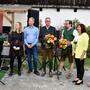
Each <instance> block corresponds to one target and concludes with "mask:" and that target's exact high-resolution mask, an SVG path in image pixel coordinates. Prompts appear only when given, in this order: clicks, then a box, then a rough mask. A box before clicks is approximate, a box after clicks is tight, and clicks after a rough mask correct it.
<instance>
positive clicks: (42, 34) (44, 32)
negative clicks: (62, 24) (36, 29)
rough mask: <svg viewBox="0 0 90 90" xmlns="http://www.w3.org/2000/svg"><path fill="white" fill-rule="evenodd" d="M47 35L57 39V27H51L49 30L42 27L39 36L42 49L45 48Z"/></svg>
mask: <svg viewBox="0 0 90 90" xmlns="http://www.w3.org/2000/svg"><path fill="white" fill-rule="evenodd" d="M47 34H52V35H54V36H55V37H57V32H56V29H55V27H53V26H50V27H49V29H47V28H46V26H44V27H42V28H41V30H40V34H39V41H40V42H41V47H42V48H44V47H45V43H44V42H45V35H47Z"/></svg>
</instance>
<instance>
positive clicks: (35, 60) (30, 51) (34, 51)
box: [26, 45, 38, 71]
mask: <svg viewBox="0 0 90 90" xmlns="http://www.w3.org/2000/svg"><path fill="white" fill-rule="evenodd" d="M26 54H27V62H28V67H29V70H30V71H32V70H33V67H32V57H33V66H34V71H37V64H38V47H37V46H36V45H35V46H33V47H32V48H28V47H27V46H26Z"/></svg>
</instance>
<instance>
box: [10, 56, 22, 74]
mask: <svg viewBox="0 0 90 90" xmlns="http://www.w3.org/2000/svg"><path fill="white" fill-rule="evenodd" d="M14 59H15V56H11V57H10V70H11V72H12V73H13V64H14ZM17 60H18V72H20V71H21V65H22V58H21V55H18V56H17Z"/></svg>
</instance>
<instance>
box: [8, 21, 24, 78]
mask: <svg viewBox="0 0 90 90" xmlns="http://www.w3.org/2000/svg"><path fill="white" fill-rule="evenodd" d="M15 28H16V30H15V31H12V32H11V33H10V36H9V42H10V73H9V76H12V75H13V64H14V59H15V58H16V57H17V59H18V75H19V76H20V75H21V65H22V55H23V32H22V24H21V23H20V22H17V23H16V26H15Z"/></svg>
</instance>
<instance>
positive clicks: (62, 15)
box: [3, 9, 90, 27]
mask: <svg viewBox="0 0 90 90" xmlns="http://www.w3.org/2000/svg"><path fill="white" fill-rule="evenodd" d="M9 17H10V14H9ZM46 17H50V18H51V20H52V23H51V25H53V26H55V27H60V26H61V25H63V23H64V20H67V19H69V20H73V19H75V18H77V19H79V21H80V22H81V23H84V24H85V25H87V26H88V25H90V10H77V12H74V10H73V9H60V11H59V12H57V11H56V9H43V10H42V11H40V15H39V18H40V19H41V20H42V24H43V25H45V23H44V20H45V18H46ZM14 18H15V22H18V21H20V22H22V25H23V27H24V26H26V25H27V12H24V13H15V17H14ZM3 26H11V25H10V23H9V22H8V21H7V20H6V19H5V18H4V20H3Z"/></svg>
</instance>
